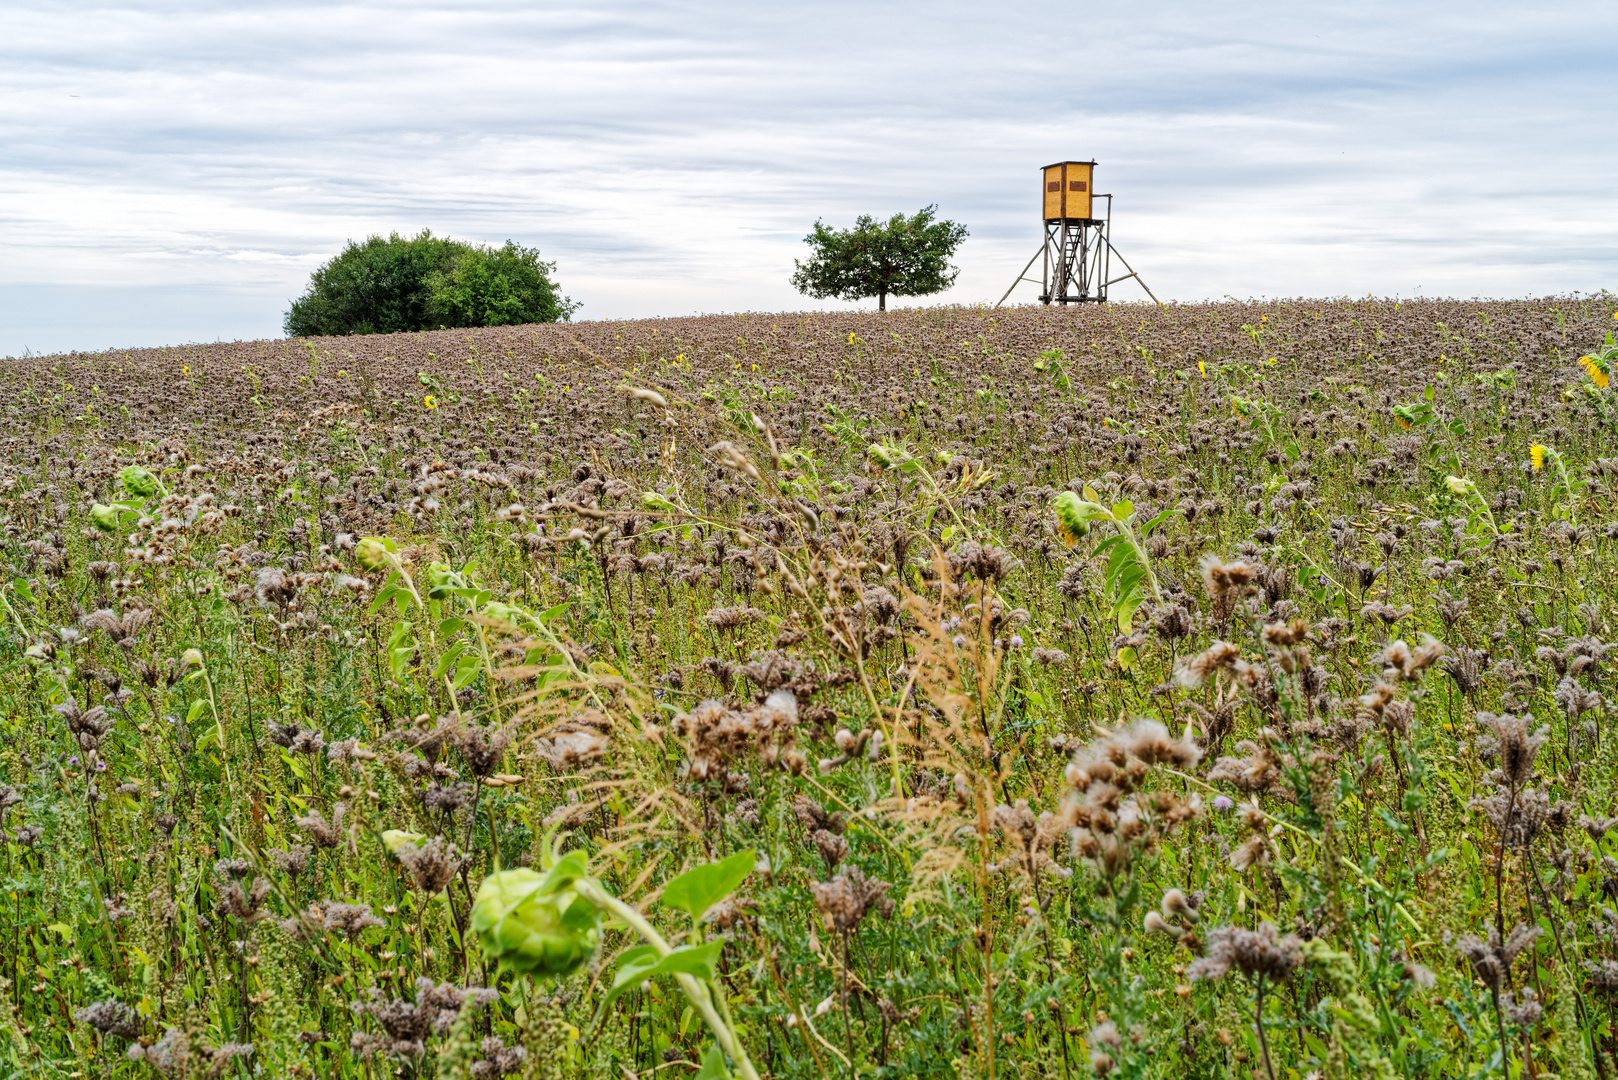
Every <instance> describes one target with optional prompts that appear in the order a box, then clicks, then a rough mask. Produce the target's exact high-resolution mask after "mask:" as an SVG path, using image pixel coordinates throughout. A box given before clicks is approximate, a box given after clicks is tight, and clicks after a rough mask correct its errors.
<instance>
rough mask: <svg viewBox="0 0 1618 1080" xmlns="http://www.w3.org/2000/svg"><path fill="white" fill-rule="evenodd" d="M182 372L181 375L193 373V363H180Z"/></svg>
mask: <svg viewBox="0 0 1618 1080" xmlns="http://www.w3.org/2000/svg"><path fill="white" fill-rule="evenodd" d="M180 374H181V375H189V374H191V365H190V364H181V365H180Z"/></svg>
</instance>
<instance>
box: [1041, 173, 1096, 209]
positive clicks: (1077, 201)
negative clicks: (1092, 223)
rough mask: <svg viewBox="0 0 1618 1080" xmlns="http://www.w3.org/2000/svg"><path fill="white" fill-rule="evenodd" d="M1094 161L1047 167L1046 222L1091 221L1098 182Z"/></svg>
mask: <svg viewBox="0 0 1618 1080" xmlns="http://www.w3.org/2000/svg"><path fill="white" fill-rule="evenodd" d="M1095 170H1096V163H1095V162H1093V161H1059V162H1057V163H1056V164H1055V165H1047V166H1045V170H1044V172H1045V220H1046V221H1059V220H1061V219H1063V218H1068V219H1071V220H1074V221H1088V220H1090V197H1091V196H1092V195H1093V194H1094V193H1095V189H1094V188H1093V187H1092V186H1091V185H1092V182H1093V181H1094V179H1095Z"/></svg>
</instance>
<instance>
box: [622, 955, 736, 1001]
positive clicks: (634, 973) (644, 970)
mask: <svg viewBox="0 0 1618 1080" xmlns="http://www.w3.org/2000/svg"><path fill="white" fill-rule="evenodd" d="M724 947H725V943H724V942H723V941H710V942H708V943H707V944H706V945H687V946H684V947H682V948H678V949H675V950H674V951H673V952H671V953H669V954H668V955H667V956H664V957H659V956H658V955H657V950H656V949H654V948H652V947H651V946H650V945H638V946H636V947H635V948H633V949H629V950H627V951H626V952H625V953H624V954H623V956H621V957H619V960H618V970H617V971H616V972H615V973H614V974H613V977H612V987H611V988H610V989H609V990H608V991H607V996H606V997H605V998H603V999H602V1001H601V1010H602V1012H606V1010H607V1009H609V1008H611V1006H612V1003H613V1002H614V1001H616V1000H618V998H619V996H621V995H623V994H625V993H628V992H629V991H630V990H633V989H634V988H635V987H637V986H639V985H640V984H641V983H643V982H645V981H646V980H647V979H650V978H654V977H656V976H658V975H690V976H692V977H694V978H698V979H713V978H717V977H718V975H719V953H720V952H721V951H722V950H723V949H724Z"/></svg>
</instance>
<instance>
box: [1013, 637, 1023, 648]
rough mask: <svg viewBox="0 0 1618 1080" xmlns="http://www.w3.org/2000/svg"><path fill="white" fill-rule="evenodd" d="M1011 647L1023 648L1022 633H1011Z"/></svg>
mask: <svg viewBox="0 0 1618 1080" xmlns="http://www.w3.org/2000/svg"><path fill="white" fill-rule="evenodd" d="M1011 647H1012V648H1013V649H1020V648H1022V635H1021V634H1012V635H1011Z"/></svg>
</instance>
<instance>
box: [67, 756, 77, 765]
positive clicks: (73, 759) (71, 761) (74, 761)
mask: <svg viewBox="0 0 1618 1080" xmlns="http://www.w3.org/2000/svg"><path fill="white" fill-rule="evenodd" d="M67 763H68V764H69V765H77V764H78V763H79V759H78V758H76V757H70V758H68V759H67Z"/></svg>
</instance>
